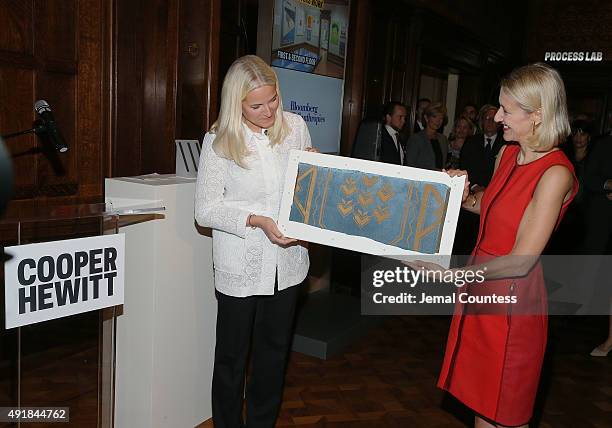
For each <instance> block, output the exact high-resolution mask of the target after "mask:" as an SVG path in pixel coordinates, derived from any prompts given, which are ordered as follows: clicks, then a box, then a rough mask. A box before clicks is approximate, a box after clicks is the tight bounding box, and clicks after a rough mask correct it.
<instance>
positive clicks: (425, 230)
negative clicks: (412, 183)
mask: <svg viewBox="0 0 612 428" xmlns="http://www.w3.org/2000/svg"><path fill="white" fill-rule="evenodd" d="M430 197H433V198H434V199H435V200H436V202H437V203H438V204H439V207H438V209H437V210H435V211H434V212H433V213H432V214H431V215H432V217H435V221H433V222H432V223H431V224H430V225H429V226H427V227H423V223H424V222H425V214H426V208H427V201H428V200H429V198H430ZM420 205H421V209H420V210H419V218H418V220H417V230H416V232H415V234H414V247H415V248H416V249H417V250H418V249H420V248H421V239H423V237H425V236H427V235H429V234H430V233H432V232H433V231H434V230H435V229H437V227H438V225H439V224H440V223H442V220H443V219H444V209H445V208H446V206H445V204H444V200H442V196H441V195H440V193H439V192H438V191H437V190H436V188H435V187H433V186H432V185H431V184H427V185H425V188H424V189H423V201H422V202H421V204H420Z"/></svg>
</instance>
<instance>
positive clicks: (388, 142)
mask: <svg viewBox="0 0 612 428" xmlns="http://www.w3.org/2000/svg"><path fill="white" fill-rule="evenodd" d="M380 137H381V138H380V159H379V161H380V162H385V163H393V164H395V165H401V162H400V160H401V158H400V153H399V150H398V149H397V146H396V145H395V141H393V137H391V135H389V131H387V128H386V127H385V126H383V127H382V132H381V135H380ZM397 139H398V143H399V147H400V150H404V149H403V147H402V140H401V138H400V136H399V135H398V136H397Z"/></svg>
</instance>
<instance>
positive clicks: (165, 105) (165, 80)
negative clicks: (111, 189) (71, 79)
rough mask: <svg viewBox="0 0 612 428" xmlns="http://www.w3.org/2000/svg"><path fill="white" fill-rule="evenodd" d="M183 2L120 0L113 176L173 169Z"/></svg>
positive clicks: (168, 171)
mask: <svg viewBox="0 0 612 428" xmlns="http://www.w3.org/2000/svg"><path fill="white" fill-rule="evenodd" d="M178 7H179V1H178V0H151V1H143V0H139V1H134V2H122V1H116V3H115V15H114V16H115V20H114V22H115V24H114V25H115V27H114V29H113V34H115V35H116V38H115V41H114V44H113V49H114V58H115V65H114V72H113V73H114V81H115V88H116V89H115V90H114V91H113V109H114V112H113V122H114V123H113V150H112V159H111V162H112V168H111V175H112V176H129V175H139V174H147V173H153V172H157V173H171V172H174V169H175V148H174V139H175V129H176V84H177V82H176V76H177V72H176V70H177V55H178Z"/></svg>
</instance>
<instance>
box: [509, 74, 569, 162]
mask: <svg viewBox="0 0 612 428" xmlns="http://www.w3.org/2000/svg"><path fill="white" fill-rule="evenodd" d="M501 90H502V91H503V92H504V93H505V94H506V95H508V96H510V97H512V98H513V99H514V100H515V101H516V102H517V103H518V104H519V105H520V106H521V108H522V109H523V110H524V111H525V112H527V113H533V112H535V111H537V110H540V114H541V117H542V120H541V122H540V124H539V125H537V126H534V129H535V132H534V135H533V136H531V137H529V139H528V144H529V146H530V148H531V149H533V150H535V151H541V152H546V151H548V150H550V149H552V148H553V147H556V146H557V145H559V144H560V143H561V142H562V141H564V140H565V138H566V137H567V136H568V135H569V134H570V133H571V128H570V124H569V119H568V116H567V101H566V97H565V85H564V84H563V79H561V76H560V75H559V73H558V72H557V70H555V69H554V68H552V67H549V66H548V65H546V64H543V63H535V64H530V65H525V66H523V67H520V68H517V69H515V70H514V71H512V72H511V73H510V74H509V75H508V76H507V77H505V78H504V79H502V82H501Z"/></svg>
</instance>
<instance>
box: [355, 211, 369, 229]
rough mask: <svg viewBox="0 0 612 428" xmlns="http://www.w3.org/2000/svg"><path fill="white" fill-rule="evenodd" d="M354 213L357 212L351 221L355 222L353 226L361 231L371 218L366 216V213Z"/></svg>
mask: <svg viewBox="0 0 612 428" xmlns="http://www.w3.org/2000/svg"><path fill="white" fill-rule="evenodd" d="M356 211H357V212H356V213H355V214H353V219H354V220H355V224H356V225H357V226H358V227H359V228H360V229H361V228H363V227H364V226H366V225H367V224H368V223H369V222H370V220H372V217H370V216H369V215H368V212H367V211H361V210H360V209H357V210H356Z"/></svg>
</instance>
